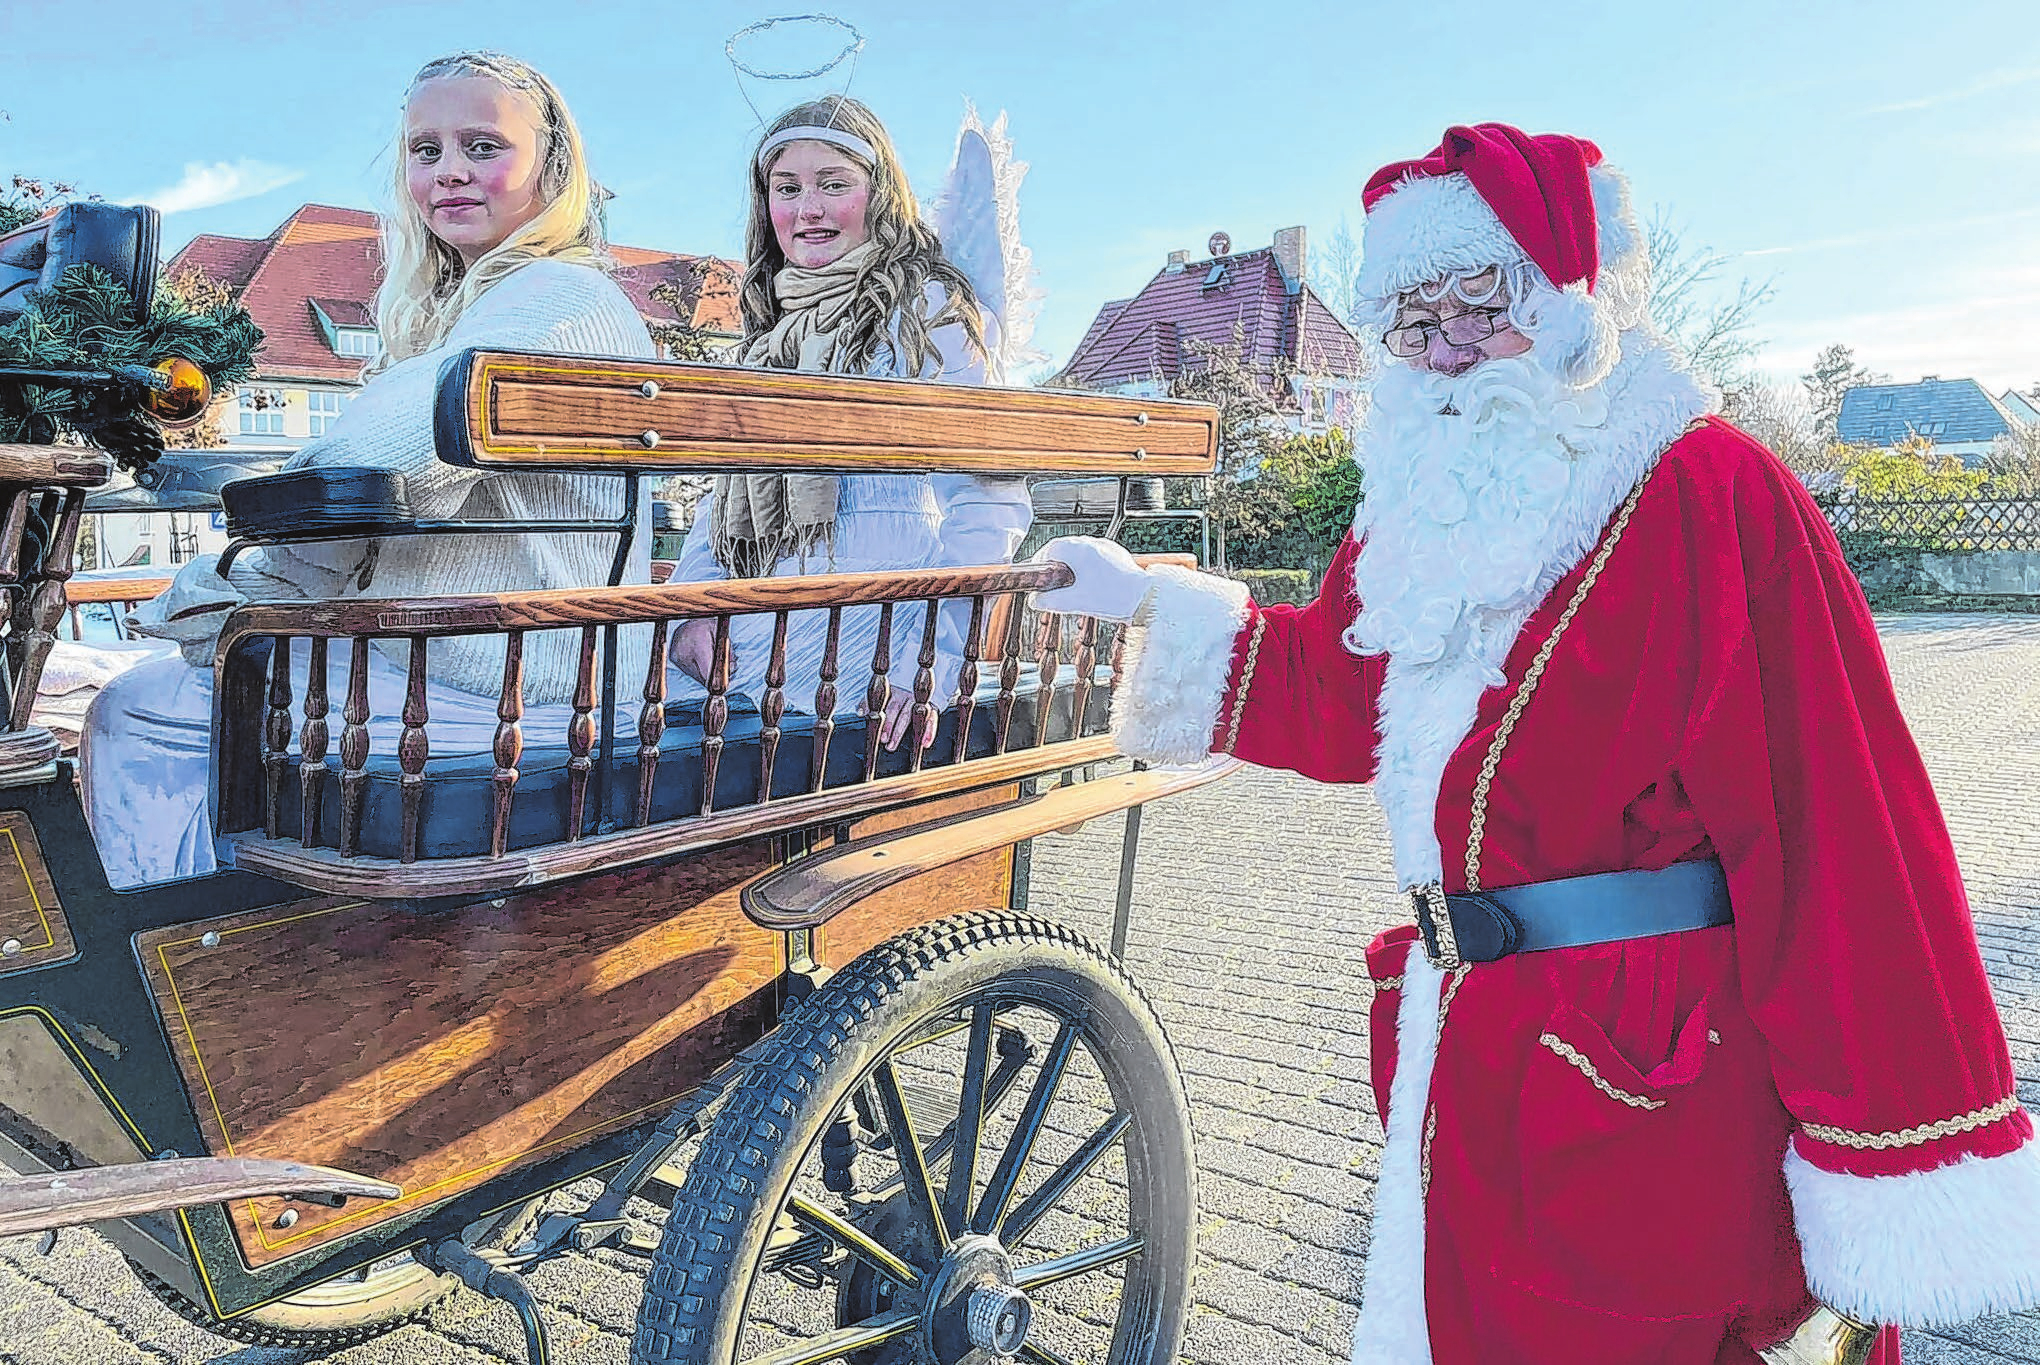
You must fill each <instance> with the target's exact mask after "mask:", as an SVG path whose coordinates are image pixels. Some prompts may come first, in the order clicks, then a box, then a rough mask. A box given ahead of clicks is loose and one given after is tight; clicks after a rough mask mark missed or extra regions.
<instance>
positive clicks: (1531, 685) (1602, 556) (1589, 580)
mask: <svg viewBox="0 0 2040 1365" xmlns="http://www.w3.org/2000/svg"><path fill="white" fill-rule="evenodd" d="M1656 467H1657V466H1656V465H1655V464H1653V465H1652V466H1651V469H1647V470H1645V471H1644V473H1643V477H1642V478H1640V479H1638V480H1637V481H1636V486H1635V487H1634V488H1632V489H1630V490H1629V496H1628V497H1627V498H1625V499H1623V502H1622V510H1621V511H1620V512H1618V513H1617V514H1616V516H1615V524H1614V525H1612V526H1610V527H1609V528H1608V538H1607V539H1606V540H1604V541H1602V542H1601V549H1600V551H1599V552H1598V553H1597V554H1595V556H1594V562H1593V563H1592V564H1590V565H1588V566H1587V575H1586V577H1585V578H1582V579H1581V580H1580V585H1579V587H1577V588H1575V589H1573V595H1572V600H1571V601H1570V602H1568V603H1566V606H1565V611H1564V612H1563V613H1561V614H1560V616H1559V618H1558V624H1557V625H1555V626H1553V627H1552V628H1551V634H1550V635H1549V636H1547V637H1546V638H1545V641H1544V644H1543V646H1542V647H1541V648H1539V649H1538V651H1537V656H1536V657H1535V658H1533V659H1532V660H1531V661H1530V667H1529V668H1528V669H1527V670H1525V671H1524V674H1523V682H1522V685H1521V686H1519V687H1517V689H1516V695H1515V696H1514V697H1512V698H1511V699H1510V701H1509V709H1508V711H1507V712H1506V713H1504V714H1503V716H1502V723H1501V725H1500V726H1499V727H1498V728H1497V729H1496V730H1495V738H1494V743H1492V744H1490V745H1488V751H1487V758H1486V759H1485V760H1484V761H1483V762H1482V763H1481V765H1480V776H1479V777H1477V778H1475V779H1474V783H1473V816H1472V819H1471V820H1469V821H1468V823H1467V829H1466V889H1467V890H1468V891H1478V890H1480V850H1481V841H1482V840H1483V839H1484V838H1485V837H1486V834H1487V804H1488V788H1489V787H1490V786H1492V785H1493V783H1494V780H1495V769H1496V768H1498V767H1500V766H1501V762H1502V751H1503V750H1504V749H1506V748H1508V747H1509V736H1510V735H1511V734H1513V733H1515V729H1516V722H1517V721H1519V720H1521V719H1522V718H1523V708H1524V707H1526V706H1528V705H1529V704H1530V698H1531V695H1532V694H1534V693H1535V692H1536V691H1537V684H1538V683H1539V682H1540V681H1541V680H1542V679H1543V677H1544V669H1545V666H1546V665H1547V664H1549V663H1550V662H1551V654H1552V651H1553V650H1555V649H1557V648H1558V641H1559V637H1560V636H1562V635H1564V634H1565V628H1566V627H1567V626H1569V625H1571V624H1572V619H1573V616H1574V614H1575V613H1577V612H1578V611H1579V609H1580V604H1581V603H1583V602H1585V601H1586V600H1587V593H1588V592H1589V591H1590V590H1591V589H1592V588H1593V586H1594V581H1595V580H1596V579H1598V578H1599V577H1600V576H1601V570H1602V569H1604V568H1606V567H1607V566H1608V556H1610V555H1612V554H1614V553H1615V547H1616V546H1617V545H1619V544H1621V542H1622V532H1623V531H1624V530H1625V529H1626V528H1627V527H1628V525H1629V518H1630V515H1631V514H1632V513H1634V512H1635V511H1636V504H1637V501H1638V499H1640V498H1642V497H1643V486H1644V485H1645V484H1647V483H1649V482H1650V476H1651V472H1652V470H1655V469H1656Z"/></svg>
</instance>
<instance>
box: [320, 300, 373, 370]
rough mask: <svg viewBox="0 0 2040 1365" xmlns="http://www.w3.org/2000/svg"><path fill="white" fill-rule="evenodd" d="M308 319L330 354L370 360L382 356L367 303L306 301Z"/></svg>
mask: <svg viewBox="0 0 2040 1365" xmlns="http://www.w3.org/2000/svg"><path fill="white" fill-rule="evenodd" d="M306 302H308V303H310V304H311V306H312V316H313V317H314V318H316V319H317V320H318V323H319V331H320V333H321V335H323V336H324V337H325V339H326V345H327V346H329V347H331V348H332V351H333V354H334V355H344V356H347V357H348V358H349V359H359V360H372V359H374V358H375V357H376V356H378V355H381V354H382V341H381V339H380V338H378V337H377V336H376V334H375V314H374V313H372V312H370V311H369V307H368V305H367V304H365V303H362V302H359V301H358V300H354V299H308V300H306Z"/></svg>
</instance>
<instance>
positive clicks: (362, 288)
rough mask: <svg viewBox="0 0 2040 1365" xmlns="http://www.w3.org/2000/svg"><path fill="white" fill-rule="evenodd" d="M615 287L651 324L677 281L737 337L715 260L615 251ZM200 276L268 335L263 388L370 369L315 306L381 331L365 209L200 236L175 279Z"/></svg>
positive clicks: (727, 286)
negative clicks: (226, 288) (248, 233)
mask: <svg viewBox="0 0 2040 1365" xmlns="http://www.w3.org/2000/svg"><path fill="white" fill-rule="evenodd" d="M610 251H611V254H612V255H614V256H615V258H616V261H617V266H618V269H617V280H616V282H617V283H618V284H619V285H621V286H622V288H623V291H624V292H625V293H626V294H628V295H630V297H631V300H632V302H634V303H636V304H637V307H638V311H639V312H640V313H642V314H643V315H644V316H645V317H646V318H647V319H648V320H654V319H671V318H673V317H674V316H676V315H675V312H674V310H673V309H672V308H670V307H667V306H666V305H665V304H663V303H660V302H657V301H655V300H654V299H652V297H651V291H652V289H653V287H655V286H656V285H658V284H660V283H662V282H666V281H671V282H672V283H673V284H674V285H675V286H677V287H678V288H679V290H680V295H681V298H682V300H683V302H685V304H686V305H687V307H688V308H689V310H690V312H691V313H692V316H691V317H690V318H689V321H690V322H691V323H692V325H694V326H696V327H703V328H706V329H707V330H709V331H714V332H727V333H731V334H734V333H736V332H738V331H740V330H741V327H740V326H739V324H738V322H737V317H738V311H737V280H738V276H739V268H738V267H737V266H736V265H735V264H734V263H733V262H730V261H725V260H722V259H720V258H718V257H714V256H681V255H675V254H674V253H672V252H667V251H651V250H647V249H645V248H643V247H627V246H620V247H612V248H610ZM187 267H190V268H196V269H198V270H200V271H203V272H204V273H205V274H206V275H208V276H210V277H211V278H213V279H215V280H217V281H219V282H220V283H222V284H226V285H230V286H232V287H233V288H235V289H237V290H238V291H239V292H240V302H241V304H242V306H243V307H245V308H246V309H247V310H248V313H249V316H251V317H253V318H254V319H255V324H256V326H258V327H260V328H261V329H262V336H263V341H262V349H261V351H260V352H258V353H257V355H256V366H257V369H256V374H255V377H256V378H257V379H258V380H265V379H267V380H274V379H285V378H288V379H322V380H339V381H343V382H352V381H356V380H359V379H360V377H361V369H362V366H363V365H365V364H367V361H366V360H364V359H361V358H359V357H355V356H342V355H338V354H336V353H335V352H334V350H333V348H332V345H331V343H330V342H329V341H328V340H327V336H326V330H325V328H323V327H321V326H320V325H319V320H318V316H317V314H316V313H314V311H313V307H312V305H314V304H316V305H317V306H318V308H319V309H320V310H322V311H324V313H325V314H326V317H327V319H328V320H329V321H330V322H332V323H333V324H334V325H336V326H340V327H372V326H374V325H375V291H376V286H377V284H379V283H380V282H381V278H382V235H381V225H380V223H379V221H378V220H377V218H376V215H375V214H373V213H369V212H366V211H365V210H362V209H348V208H336V207H333V206H331V205H328V204H306V205H304V206H303V207H302V208H300V209H299V210H298V211H297V212H296V213H293V214H292V215H291V216H290V217H289V218H287V219H285V220H284V221H283V223H282V224H281V225H279V226H278V227H277V229H276V231H274V232H272V233H270V234H269V236H267V237H260V238H247V237H216V236H211V235H206V236H200V237H194V238H193V239H192V240H191V242H190V243H189V244H188V245H187V246H186V247H185V248H184V249H183V250H182V251H180V252H178V253H177V255H176V256H175V257H173V258H172V260H171V262H170V266H169V273H171V274H175V273H177V272H178V271H179V270H182V269H185V268H187Z"/></svg>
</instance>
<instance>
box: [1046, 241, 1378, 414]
mask: <svg viewBox="0 0 2040 1365" xmlns="http://www.w3.org/2000/svg"><path fill="white" fill-rule="evenodd" d="M1207 249H1208V251H1209V253H1210V254H1209V255H1207V256H1205V257H1202V258H1200V259H1196V260H1193V259H1191V257H1190V253H1189V252H1188V251H1173V252H1170V253H1169V256H1168V260H1167V262H1166V263H1165V264H1164V265H1163V266H1162V268H1161V270H1160V271H1158V272H1157V273H1156V274H1155V276H1154V278H1152V279H1150V280H1149V281H1148V282H1147V283H1146V284H1145V285H1143V286H1142V287H1141V290H1140V292H1139V293H1138V294H1135V295H1134V296H1133V297H1132V298H1126V299H1118V300H1115V301H1113V302H1111V303H1108V304H1106V305H1105V306H1104V307H1103V308H1101V309H1099V310H1098V316H1097V317H1096V318H1095V319H1093V320H1092V322H1091V326H1090V328H1089V330H1087V331H1086V332H1085V333H1084V338H1083V340H1082V341H1080V342H1078V343H1077V348H1076V350H1075V351H1074V352H1073V353H1072V354H1071V356H1070V359H1069V363H1068V364H1066V365H1065V366H1064V367H1063V369H1062V373H1061V374H1060V375H1059V376H1058V379H1057V382H1058V383H1062V384H1067V385H1071V386H1074V387H1078V388H1088V389H1103V390H1107V391H1109V392H1113V393H1127V394H1157V395H1159V394H1166V393H1167V392H1168V391H1169V387H1170V385H1171V384H1172V383H1173V382H1174V381H1175V380H1176V379H1177V378H1178V377H1180V376H1181V375H1183V374H1184V373H1186V372H1190V371H1195V370H1197V369H1199V368H1201V367H1202V366H1203V364H1204V359H1203V356H1202V355H1201V354H1200V349H1201V347H1203V346H1215V347H1228V348H1232V347H1236V348H1237V349H1238V350H1239V353H1240V360H1241V363H1242V364H1243V365H1244V366H1245V367H1246V368H1247V369H1248V370H1249V371H1251V372H1252V373H1253V374H1254V375H1255V376H1256V378H1257V379H1259V380H1260V381H1261V383H1262V386H1263V388H1264V390H1265V391H1266V393H1267V394H1268V397H1269V398H1270V400H1271V401H1273V403H1274V404H1275V407H1276V410H1277V412H1279V413H1280V414H1281V415H1282V416H1283V418H1284V420H1286V421H1287V422H1288V423H1289V424H1290V426H1292V427H1293V428H1295V429H1296V430H1298V431H1305V432H1321V431H1325V430H1327V429H1329V428H1330V427H1334V426H1339V427H1345V428H1346V429H1348V430H1351V429H1352V427H1353V426H1354V425H1355V424H1356V423H1357V422H1358V420H1359V416H1360V394H1361V392H1362V388H1363V380H1364V379H1365V376H1366V374H1367V369H1368V357H1367V353H1366V349H1365V347H1364V345H1363V344H1362V342H1361V340H1360V338H1359V337H1358V336H1357V335H1356V334H1355V333H1354V331H1353V329H1352V328H1351V327H1349V326H1348V325H1347V324H1346V323H1345V322H1344V321H1343V320H1341V319H1340V318H1339V317H1338V316H1337V315H1336V314H1335V313H1333V312H1332V310H1331V309H1330V308H1329V307H1327V306H1326V305H1325V302H1324V300H1322V299H1320V298H1319V297H1318V296H1317V293H1316V292H1315V291H1314V290H1312V288H1311V287H1310V285H1309V284H1308V283H1306V281H1305V275H1304V268H1305V265H1306V256H1305V250H1306V241H1305V236H1304V230H1303V229H1302V228H1300V227H1292V228H1284V229H1282V230H1281V231H1279V232H1277V233H1276V234H1275V239H1274V241H1273V242H1272V243H1270V244H1269V245H1268V246H1265V247H1260V248H1257V249H1255V250H1251V251H1239V252H1235V251H1233V250H1232V243H1231V239H1230V238H1228V237H1227V236H1226V235H1225V234H1224V233H1215V234H1213V236H1212V238H1211V241H1210V242H1209V243H1208V244H1207Z"/></svg>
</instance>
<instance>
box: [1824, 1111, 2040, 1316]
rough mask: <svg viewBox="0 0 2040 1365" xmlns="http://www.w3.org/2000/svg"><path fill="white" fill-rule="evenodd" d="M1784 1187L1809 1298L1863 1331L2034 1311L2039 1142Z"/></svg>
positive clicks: (2039, 1286) (2039, 1258)
mask: <svg viewBox="0 0 2040 1365" xmlns="http://www.w3.org/2000/svg"><path fill="white" fill-rule="evenodd" d="M1785 1183H1786V1184H1787V1185H1788V1186H1789V1187H1790V1188H1791V1191H1792V1212H1793V1215H1794V1217H1795V1218H1796V1219H1797V1220H1798V1223H1799V1243H1800V1255H1801V1257H1802V1259H1803V1260H1804V1261H1805V1264H1806V1279H1807V1284H1808V1285H1809V1286H1810V1287H1811V1288H1812V1290H1813V1293H1814V1297H1815V1298H1818V1299H1819V1300H1820V1301H1821V1302H1823V1303H1825V1304H1828V1305H1829V1306H1830V1307H1833V1308H1836V1309H1839V1310H1840V1311H1842V1312H1844V1313H1847V1314H1848V1315H1849V1316H1850V1317H1853V1318H1855V1319H1856V1320H1857V1321H1859V1322H1876V1323H1896V1324H1899V1325H1901V1326H1905V1327H1948V1326H1953V1325H1954V1324H1956V1323H1961V1322H1967V1321H1969V1320H1970V1319H1972V1318H1979V1317H1983V1316H1985V1315H1986V1314H1992V1313H2011V1312H2017V1311H2019V1310H2021V1309H2027V1308H2032V1307H2034V1306H2035V1305H2040V1142H2031V1141H2029V1142H2027V1143H2026V1144H2025V1145H2024V1146H2023V1147H2020V1148H2019V1149H2018V1150H2017V1151H2014V1152H2008V1153H2006V1154H2005V1155H2003V1156H1993V1157H1964V1158H1963V1159H1962V1160H1960V1161H1957V1162H1954V1163H1952V1164H1951V1165H1947V1166H1942V1167H1939V1168H1937V1169H1935V1170H1931V1171H1917V1172H1914V1173H1912V1174H1909V1175H1884V1176H1856V1175H1837V1174H1835V1173H1834V1172H1832V1171H1824V1170H1822V1169H1821V1168H1820V1167H1818V1166H1815V1165H1814V1164H1813V1163H1812V1162H1810V1161H1808V1160H1806V1158H1804V1157H1802V1156H1800V1155H1799V1153H1798V1151H1797V1150H1794V1149H1790V1148H1788V1149H1787V1151H1786V1153H1785Z"/></svg>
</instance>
